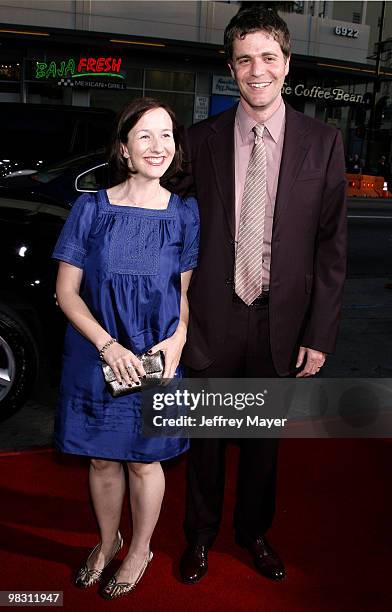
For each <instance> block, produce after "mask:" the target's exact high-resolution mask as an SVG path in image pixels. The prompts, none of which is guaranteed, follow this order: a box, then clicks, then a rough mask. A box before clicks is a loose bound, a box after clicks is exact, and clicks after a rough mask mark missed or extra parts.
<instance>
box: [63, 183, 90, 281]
mask: <svg viewBox="0 0 392 612" xmlns="http://www.w3.org/2000/svg"><path fill="white" fill-rule="evenodd" d="M96 212H97V203H96V200H95V197H94V194H92V193H84V194H83V195H81V196H80V197H79V198H78V199H77V200H76V202H75V203H74V205H73V206H72V208H71V212H70V213H69V215H68V217H67V220H66V222H65V224H64V227H63V229H62V231H61V234H60V236H59V238H58V240H57V243H56V246H55V247H54V251H53V253H52V258H53V259H58V260H60V261H65V262H66V263H70V264H72V265H74V266H76V267H77V268H82V269H83V267H84V260H85V257H86V253H87V242H88V237H89V234H90V229H91V225H92V222H93V219H94V218H95V215H96Z"/></svg>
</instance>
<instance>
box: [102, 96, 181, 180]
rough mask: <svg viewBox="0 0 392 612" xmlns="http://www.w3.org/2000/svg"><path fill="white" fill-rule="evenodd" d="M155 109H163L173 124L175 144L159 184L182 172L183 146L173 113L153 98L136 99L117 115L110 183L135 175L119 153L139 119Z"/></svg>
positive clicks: (110, 164) (111, 152)
mask: <svg viewBox="0 0 392 612" xmlns="http://www.w3.org/2000/svg"><path fill="white" fill-rule="evenodd" d="M155 108H163V109H164V110H165V111H166V112H167V113H168V115H169V116H170V119H171V120H172V123H173V137H174V143H175V149H176V150H175V154H174V158H173V160H172V163H171V164H170V166H169V168H168V169H167V170H166V172H165V174H164V175H163V176H162V177H161V183H162V184H165V183H167V182H168V181H169V180H170V179H172V178H173V177H174V176H176V175H177V174H178V173H180V172H181V170H182V159H183V146H182V143H181V140H180V135H179V129H178V128H179V126H178V122H177V119H176V116H175V114H174V112H173V111H172V110H171V108H169V107H168V106H166V104H163V103H162V102H160V101H159V100H156V99H155V98H136V99H135V100H133V101H132V102H130V103H129V104H127V105H126V106H125V107H124V108H123V110H122V111H121V112H120V114H119V115H118V119H117V124H116V127H115V131H114V137H113V140H112V144H111V147H110V151H109V167H110V174H111V179H112V180H111V183H112V184H113V185H118V184H119V183H122V182H124V181H126V180H127V179H128V178H129V177H130V176H131V175H132V174H136V172H135V171H134V170H131V169H130V168H129V166H128V162H127V160H126V159H125V158H124V156H123V154H122V152H121V145H122V144H124V145H125V144H127V142H128V134H129V132H130V131H131V129H132V128H133V127H134V126H135V125H136V124H137V122H138V121H139V119H140V118H141V117H142V116H143V115H144V114H145V113H146V112H147V111H150V110H153V109H155Z"/></svg>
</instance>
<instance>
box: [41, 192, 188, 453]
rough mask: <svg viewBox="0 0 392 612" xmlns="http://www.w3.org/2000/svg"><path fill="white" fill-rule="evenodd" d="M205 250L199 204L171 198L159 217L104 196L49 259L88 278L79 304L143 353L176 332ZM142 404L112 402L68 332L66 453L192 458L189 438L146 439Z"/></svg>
mask: <svg viewBox="0 0 392 612" xmlns="http://www.w3.org/2000/svg"><path fill="white" fill-rule="evenodd" d="M198 244H199V215H198V208H197V203H196V200H195V199H194V198H187V199H181V198H180V197H179V196H177V195H175V194H172V195H171V197H170V200H169V203H168V207H167V208H166V209H164V210H153V209H148V208H139V207H135V206H117V205H113V204H110V202H109V200H108V197H107V193H106V191H105V190H101V191H99V192H98V193H97V194H83V195H82V196H81V197H80V198H78V200H77V201H76V202H75V204H74V206H73V207H72V210H71V212H70V214H69V216H68V218H67V221H66V223H65V225H64V228H63V230H62V232H61V234H60V237H59V239H58V241H57V244H56V246H55V249H54V252H53V255H52V257H53V258H54V259H58V260H60V261H64V262H67V263H70V264H72V265H74V266H76V267H78V268H81V269H83V280H82V284H81V291H80V295H81V297H82V298H83V300H84V301H85V302H86V304H87V305H88V307H89V308H90V310H91V312H92V314H93V315H94V317H95V318H96V319H97V320H98V321H99V322H100V324H101V325H102V326H103V328H104V329H105V330H106V331H107V332H108V333H109V334H110V335H111V336H112V337H114V338H117V340H118V341H119V342H120V343H121V344H122V345H124V346H125V347H127V348H129V349H130V350H131V351H133V352H134V353H142V352H143V351H146V350H148V349H149V348H151V347H152V346H153V345H154V344H157V343H158V342H160V341H161V340H164V339H165V338H167V337H168V336H171V335H172V334H173V333H174V332H175V330H176V327H177V325H178V322H179V315H180V297H181V294H180V289H181V272H185V271H187V270H191V269H192V268H194V267H196V265H197V255H198ZM140 395H141V394H140V393H135V394H131V395H127V396H123V397H119V398H113V397H112V396H111V395H110V393H109V392H108V391H107V389H106V386H105V383H104V379H103V374H102V367H101V362H100V359H99V355H98V351H97V349H96V348H95V346H94V345H93V344H91V343H90V342H89V341H88V340H87V339H86V338H85V337H84V336H82V335H81V334H80V333H79V332H78V331H77V330H76V329H75V328H74V327H73V326H72V325H71V324H69V325H68V328H67V331H66V337H65V348H64V356H63V370H62V377H61V385H60V393H59V402H58V409H57V413H56V422H55V445H56V447H57V448H58V449H59V450H61V451H63V452H66V453H74V454H77V455H87V456H91V457H99V458H104V459H115V460H126V461H145V462H151V461H161V460H164V459H169V458H171V457H174V456H176V455H178V454H180V453H182V452H184V451H186V450H187V448H188V446H189V442H188V440H186V439H181V438H164V437H161V438H158V437H157V438H144V437H143V436H142V434H141V415H140Z"/></svg>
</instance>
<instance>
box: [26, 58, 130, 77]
mask: <svg viewBox="0 0 392 612" xmlns="http://www.w3.org/2000/svg"><path fill="white" fill-rule="evenodd" d="M121 61H122V58H121V57H98V58H96V57H81V58H80V59H79V61H78V62H76V61H75V60H74V59H73V58H68V59H66V60H63V61H60V62H55V61H52V62H49V63H47V62H37V64H36V71H35V78H36V79H56V78H59V77H68V78H71V79H80V78H83V77H103V76H104V77H115V78H118V79H125V76H124V74H121V73H120V70H121Z"/></svg>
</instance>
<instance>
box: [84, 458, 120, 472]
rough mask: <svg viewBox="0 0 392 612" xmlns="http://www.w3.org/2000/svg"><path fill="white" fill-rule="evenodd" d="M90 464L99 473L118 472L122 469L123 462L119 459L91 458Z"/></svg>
mask: <svg viewBox="0 0 392 612" xmlns="http://www.w3.org/2000/svg"><path fill="white" fill-rule="evenodd" d="M90 465H91V468H92V469H93V470H94V471H95V472H98V473H103V472H107V473H109V472H118V471H119V470H121V463H119V462H118V461H107V460H106V459H91V460H90Z"/></svg>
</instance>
